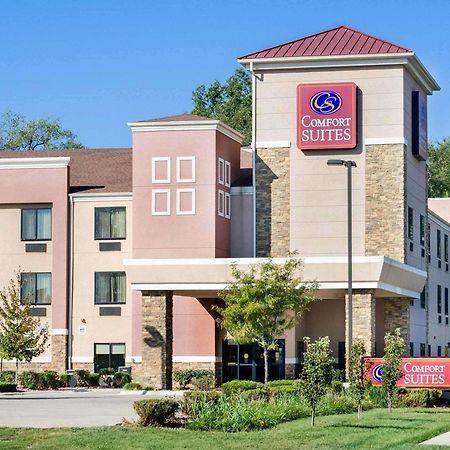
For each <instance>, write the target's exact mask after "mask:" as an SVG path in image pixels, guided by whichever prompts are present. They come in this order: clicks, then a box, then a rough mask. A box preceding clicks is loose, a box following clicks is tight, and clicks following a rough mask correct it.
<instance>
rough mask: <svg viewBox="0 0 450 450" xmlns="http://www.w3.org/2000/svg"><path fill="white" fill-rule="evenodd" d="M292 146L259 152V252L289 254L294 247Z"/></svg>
mask: <svg viewBox="0 0 450 450" xmlns="http://www.w3.org/2000/svg"><path fill="white" fill-rule="evenodd" d="M289 152H290V149H289V148H261V149H258V151H257V155H256V180H255V181H256V256H263V257H264V256H274V257H276V256H287V254H288V253H289V249H290V242H289V240H290V229H289V224H290V197H289V190H290V158H289Z"/></svg>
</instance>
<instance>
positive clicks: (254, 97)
mask: <svg viewBox="0 0 450 450" xmlns="http://www.w3.org/2000/svg"><path fill="white" fill-rule="evenodd" d="M249 71H250V73H251V74H252V184H253V205H252V206H253V257H254V258H256V75H255V72H254V71H253V61H250V69H249Z"/></svg>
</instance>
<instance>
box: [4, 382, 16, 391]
mask: <svg viewBox="0 0 450 450" xmlns="http://www.w3.org/2000/svg"><path fill="white" fill-rule="evenodd" d="M16 391H17V384H14V383H0V392H16Z"/></svg>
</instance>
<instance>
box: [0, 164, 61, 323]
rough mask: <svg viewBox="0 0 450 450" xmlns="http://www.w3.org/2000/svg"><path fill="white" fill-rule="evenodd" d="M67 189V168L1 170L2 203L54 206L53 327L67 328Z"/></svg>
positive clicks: (0, 196) (18, 234)
mask: <svg viewBox="0 0 450 450" xmlns="http://www.w3.org/2000/svg"><path fill="white" fill-rule="evenodd" d="M68 186H69V169H68V168H67V167H65V168H48V169H42V168H39V169H2V170H1V171H0V204H19V205H20V204H24V205H27V206H30V205H32V204H33V203H35V204H43V203H48V204H52V244H53V263H52V266H53V267H52V305H51V308H52V324H51V326H52V328H67V256H68V255H67V242H68V240H67V234H68V197H67V195H68ZM18 226H19V229H18V233H17V236H18V239H19V240H20V223H19V224H18ZM11 238H12V239H13V237H11ZM24 245H25V244H24ZM17 269H18V268H17ZM11 276H13V274H11Z"/></svg>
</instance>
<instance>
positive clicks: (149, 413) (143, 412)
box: [133, 398, 179, 427]
mask: <svg viewBox="0 0 450 450" xmlns="http://www.w3.org/2000/svg"><path fill="white" fill-rule="evenodd" d="M133 407H134V410H135V411H136V413H137V414H138V416H139V422H138V423H139V425H141V426H143V427H148V426H149V425H153V426H155V425H156V426H158V425H164V424H165V423H167V422H168V421H170V420H172V419H173V418H174V416H175V413H176V412H177V411H178V409H179V404H178V402H177V401H176V400H173V399H170V398H165V399H162V400H157V399H149V400H138V401H136V402H134V404H133Z"/></svg>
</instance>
